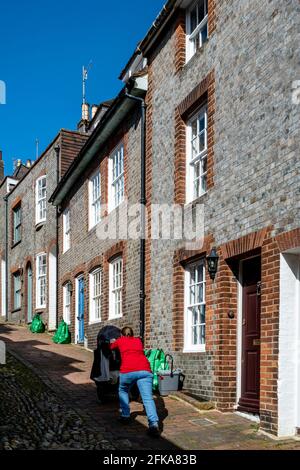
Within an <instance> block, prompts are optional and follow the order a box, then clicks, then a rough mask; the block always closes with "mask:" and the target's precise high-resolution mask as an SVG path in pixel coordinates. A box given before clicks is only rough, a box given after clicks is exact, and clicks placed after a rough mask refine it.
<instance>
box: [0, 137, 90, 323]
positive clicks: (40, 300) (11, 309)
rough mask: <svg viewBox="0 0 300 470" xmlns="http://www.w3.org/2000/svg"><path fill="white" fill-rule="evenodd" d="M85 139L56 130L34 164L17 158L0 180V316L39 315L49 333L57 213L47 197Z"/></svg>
mask: <svg viewBox="0 0 300 470" xmlns="http://www.w3.org/2000/svg"><path fill="white" fill-rule="evenodd" d="M86 138H87V135H84V134H81V133H79V132H71V131H66V130H61V131H60V132H59V134H58V135H57V136H56V137H55V139H54V140H53V142H51V144H50V145H49V146H48V148H47V149H46V150H45V152H44V153H43V154H42V155H41V156H40V157H39V158H38V159H37V160H36V161H35V162H34V163H32V164H31V162H27V166H26V165H25V166H24V165H22V163H21V162H20V163H19V167H17V168H16V171H15V174H14V175H13V177H12V178H7V179H6V185H5V182H4V184H3V195H4V196H5V201H4V200H3V199H2V200H1V215H2V220H3V224H1V225H2V239H1V240H2V241H3V242H2V250H1V253H2V262H3V263H5V264H7V267H8V269H7V282H6V280H5V276H4V272H5V270H4V269H3V270H2V271H3V276H2V279H1V282H2V284H1V286H2V298H3V302H2V306H3V308H2V315H3V316H6V317H7V318H8V320H9V321H14V322H16V323H26V324H27V323H31V321H32V318H33V316H34V314H35V313H40V314H41V316H42V320H43V322H44V323H45V325H46V327H47V329H48V330H49V331H53V330H55V329H56V327H57V302H56V299H57V292H56V290H57V289H56V279H57V224H56V219H57V216H56V210H55V208H54V207H53V206H52V204H49V203H48V199H49V195H50V194H51V193H52V192H53V191H54V189H55V187H56V186H57V183H58V181H59V179H60V178H61V177H62V176H63V175H64V173H65V171H66V169H67V168H68V166H69V164H70V162H72V160H73V158H74V157H75V155H76V154H77V153H78V151H79V150H80V148H81V147H82V145H83V143H84V142H85V140H86ZM20 170H22V173H20ZM5 206H6V207H5ZM6 242H7V245H6ZM6 260H7V262H6ZM5 285H6V289H5V288H4V286H5ZM5 298H6V299H7V300H6V301H4V299H5Z"/></svg>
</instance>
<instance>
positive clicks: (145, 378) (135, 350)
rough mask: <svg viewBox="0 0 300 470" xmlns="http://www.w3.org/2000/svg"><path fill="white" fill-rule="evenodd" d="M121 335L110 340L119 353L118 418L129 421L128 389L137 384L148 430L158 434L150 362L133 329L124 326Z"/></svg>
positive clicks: (151, 433)
mask: <svg viewBox="0 0 300 470" xmlns="http://www.w3.org/2000/svg"><path fill="white" fill-rule="evenodd" d="M121 333H122V336H121V337H120V338H119V339H117V340H112V342H111V344H110V348H111V349H116V348H118V349H119V350H120V353H121V368H120V384H119V399H120V406H121V417H120V420H121V421H122V422H123V423H128V422H129V421H130V407H129V390H130V388H131V387H132V385H134V384H135V383H136V384H137V386H138V388H139V391H140V394H141V397H142V400H143V404H144V407H145V410H146V414H147V417H148V424H149V430H148V433H149V434H150V435H152V436H158V435H159V430H158V416H157V411H156V406H155V403H154V400H153V395H152V382H153V374H152V372H151V368H150V363H149V361H148V359H147V358H146V356H145V354H144V349H143V344H142V341H141V340H140V338H135V337H134V336H133V330H132V328H130V327H128V326H127V327H125V328H123V329H122V331H121Z"/></svg>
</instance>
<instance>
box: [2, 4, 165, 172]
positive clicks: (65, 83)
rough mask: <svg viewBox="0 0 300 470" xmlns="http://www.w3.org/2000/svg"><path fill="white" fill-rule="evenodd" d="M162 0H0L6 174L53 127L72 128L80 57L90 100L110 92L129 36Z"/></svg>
mask: <svg viewBox="0 0 300 470" xmlns="http://www.w3.org/2000/svg"><path fill="white" fill-rule="evenodd" d="M164 3H165V2H164V0H143V1H142V2H141V1H140V0H130V2H125V1H121V0H119V1H118V0H117V1H114V2H107V1H101V0H90V1H89V2H82V1H77V0H60V1H58V0H53V1H49V0H46V1H42V2H41V1H40V0H39V1H38V0H28V1H27V2H24V0H22V1H21V0H14V1H12V0H11V1H3V2H1V8H0V15H1V16H0V80H2V81H4V82H5V83H6V104H5V105H1V104H0V149H1V150H2V151H3V157H4V161H5V174H9V173H11V172H12V161H13V159H17V158H21V159H22V160H23V161H25V160H26V159H28V158H31V159H35V154H36V144H35V141H36V139H38V140H39V153H40V154H41V153H42V151H43V150H44V149H45V148H46V147H47V145H48V144H49V143H50V142H51V140H52V139H53V138H54V137H55V135H56V134H57V132H58V131H59V129H60V128H67V129H76V125H77V123H78V121H79V119H80V114H81V100H82V91H81V90H82V85H81V76H82V65H87V64H88V63H89V61H90V60H92V62H93V65H92V68H91V70H90V73H89V78H88V83H87V100H88V102H89V103H90V104H93V103H99V102H101V101H104V100H106V99H110V98H112V97H114V96H115V95H116V93H118V91H119V90H120V88H121V86H122V84H121V82H120V81H119V80H118V76H119V74H120V72H121V70H122V68H123V67H124V65H125V64H126V62H127V60H128V59H129V58H130V56H131V54H132V53H133V51H134V49H135V47H136V44H137V42H138V41H139V40H141V39H142V38H143V37H144V35H145V33H146V32H147V30H148V29H149V28H150V26H151V24H152V22H153V21H154V19H155V17H156V16H157V14H158V13H159V11H160V9H161V7H162V6H163V4H164Z"/></svg>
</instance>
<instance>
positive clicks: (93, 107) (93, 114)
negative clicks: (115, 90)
mask: <svg viewBox="0 0 300 470" xmlns="http://www.w3.org/2000/svg"><path fill="white" fill-rule="evenodd" d="M97 111H98V106H97V105H96V104H93V105H92V119H93V117H94V116H95V114H96V112H97Z"/></svg>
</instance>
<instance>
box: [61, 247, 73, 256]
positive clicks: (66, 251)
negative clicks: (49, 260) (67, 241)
mask: <svg viewBox="0 0 300 470" xmlns="http://www.w3.org/2000/svg"><path fill="white" fill-rule="evenodd" d="M70 249H71V247H70V248H68V249H67V250H63V252H62V254H63V255H64V254H65V253H68V251H70Z"/></svg>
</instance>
